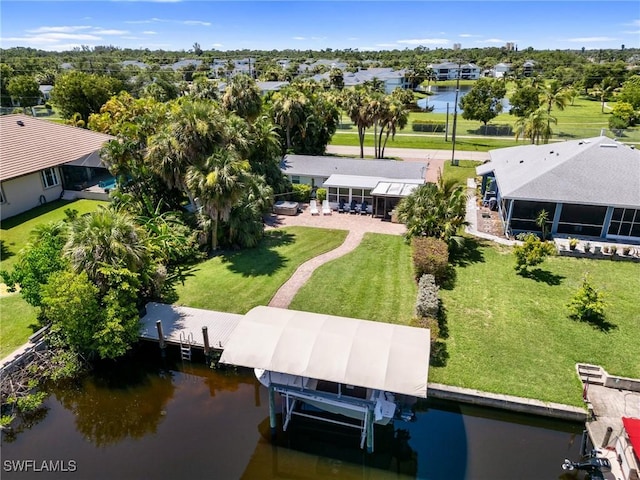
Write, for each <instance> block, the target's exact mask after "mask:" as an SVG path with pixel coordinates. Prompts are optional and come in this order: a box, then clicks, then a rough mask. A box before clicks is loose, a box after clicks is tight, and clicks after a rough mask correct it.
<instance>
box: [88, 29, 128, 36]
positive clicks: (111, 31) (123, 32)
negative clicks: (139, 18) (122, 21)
mask: <svg viewBox="0 0 640 480" xmlns="http://www.w3.org/2000/svg"><path fill="white" fill-rule="evenodd" d="M91 33H95V34H97V35H126V34H127V33H129V31H128V30H115V29H107V28H104V29H103V28H96V29H95V30H92V31H91Z"/></svg>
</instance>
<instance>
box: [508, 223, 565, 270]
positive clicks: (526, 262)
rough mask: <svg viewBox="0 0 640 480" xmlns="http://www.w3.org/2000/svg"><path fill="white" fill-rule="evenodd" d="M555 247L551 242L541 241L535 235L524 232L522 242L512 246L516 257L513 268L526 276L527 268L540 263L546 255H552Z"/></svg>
mask: <svg viewBox="0 0 640 480" xmlns="http://www.w3.org/2000/svg"><path fill="white" fill-rule="evenodd" d="M554 253H555V248H554V246H553V244H552V243H549V242H544V241H541V240H540V238H538V236H537V235H535V234H533V233H526V234H524V235H523V236H522V244H521V245H516V246H515V247H513V254H514V255H515V257H516V265H515V267H514V268H515V270H516V272H518V275H522V276H528V275H529V274H530V273H531V272H530V271H529V269H530V268H531V267H535V266H536V265H540V264H541V263H542V262H543V261H544V259H545V258H546V257H547V256H548V255H553V254H554Z"/></svg>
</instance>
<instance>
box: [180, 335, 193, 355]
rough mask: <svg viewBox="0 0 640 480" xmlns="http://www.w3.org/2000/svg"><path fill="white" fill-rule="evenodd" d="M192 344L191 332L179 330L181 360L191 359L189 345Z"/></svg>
mask: <svg viewBox="0 0 640 480" xmlns="http://www.w3.org/2000/svg"><path fill="white" fill-rule="evenodd" d="M192 346H193V333H192V332H189V334H188V335H187V334H185V333H184V332H180V356H181V357H182V360H187V361H189V362H190V361H191V347H192Z"/></svg>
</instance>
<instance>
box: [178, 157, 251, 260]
mask: <svg viewBox="0 0 640 480" xmlns="http://www.w3.org/2000/svg"><path fill="white" fill-rule="evenodd" d="M250 170H251V167H250V166H249V162H248V161H246V160H241V159H240V158H239V157H238V156H237V154H236V153H235V152H234V151H232V150H223V149H220V150H217V151H216V152H215V153H214V154H212V155H211V156H209V157H208V158H207V159H206V161H205V162H203V163H200V164H197V165H193V166H191V167H190V168H189V170H188V171H187V175H186V182H187V185H188V186H189V188H190V189H191V191H193V192H194V193H195V194H196V195H198V198H199V200H200V203H201V204H202V209H203V210H204V212H206V213H207V215H208V216H209V217H210V218H211V219H212V221H213V228H212V230H213V231H212V248H213V250H216V249H217V248H218V238H217V236H218V223H219V222H220V221H221V220H222V221H227V220H228V219H229V213H230V212H231V208H232V207H233V206H234V205H235V204H236V203H237V202H238V201H239V200H240V198H241V197H242V194H243V192H244V190H245V188H246V185H247V181H248V175H249V173H250Z"/></svg>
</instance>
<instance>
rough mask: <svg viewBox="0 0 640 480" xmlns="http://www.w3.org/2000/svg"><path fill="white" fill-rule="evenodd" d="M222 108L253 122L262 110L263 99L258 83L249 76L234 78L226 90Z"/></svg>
mask: <svg viewBox="0 0 640 480" xmlns="http://www.w3.org/2000/svg"><path fill="white" fill-rule="evenodd" d="M222 106H223V107H224V109H225V110H227V111H228V112H234V113H235V114H236V115H239V116H241V117H242V118H244V119H246V120H248V121H249V122H253V121H254V120H255V119H256V117H257V116H258V115H259V114H260V110H262V98H261V97H260V90H259V89H258V87H257V85H256V82H255V81H254V80H253V79H252V78H251V77H249V76H248V75H236V76H235V77H233V79H231V81H230V82H229V84H228V85H227V88H225V91H224V95H223V96H222Z"/></svg>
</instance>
